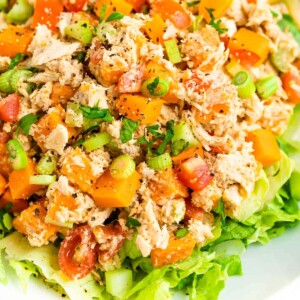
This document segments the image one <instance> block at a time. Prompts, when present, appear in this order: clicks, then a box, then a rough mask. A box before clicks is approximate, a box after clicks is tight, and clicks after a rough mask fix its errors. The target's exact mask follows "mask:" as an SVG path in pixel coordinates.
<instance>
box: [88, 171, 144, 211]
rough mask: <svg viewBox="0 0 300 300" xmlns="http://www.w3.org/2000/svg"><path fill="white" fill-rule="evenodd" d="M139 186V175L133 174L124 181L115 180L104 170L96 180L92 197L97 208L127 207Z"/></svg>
mask: <svg viewBox="0 0 300 300" xmlns="http://www.w3.org/2000/svg"><path fill="white" fill-rule="evenodd" d="M139 186H140V175H139V173H138V172H136V171H134V173H133V174H132V175H131V176H130V177H129V178H126V179H115V178H113V177H112V176H111V175H110V171H109V170H106V171H105V172H104V173H103V174H102V175H101V176H100V178H99V179H98V181H97V183H96V185H95V187H94V189H93V190H92V197H93V199H94V201H95V204H96V205H97V206H98V207H127V206H129V205H130V203H131V201H132V199H133V197H134V195H135V193H136V191H137V190H138V188H139Z"/></svg>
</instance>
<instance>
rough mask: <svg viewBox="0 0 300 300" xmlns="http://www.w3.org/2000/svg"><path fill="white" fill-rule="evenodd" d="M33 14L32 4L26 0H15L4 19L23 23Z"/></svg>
mask: <svg viewBox="0 0 300 300" xmlns="http://www.w3.org/2000/svg"><path fill="white" fill-rule="evenodd" d="M32 14H33V6H32V5H30V4H29V3H28V2H27V1H26V0H17V2H16V3H15V4H14V6H13V7H12V9H11V10H10V11H9V13H8V14H7V15H6V20H7V21H8V22H9V23H14V24H23V23H25V22H26V21H27V20H28V19H29V18H30V17H31V16H32Z"/></svg>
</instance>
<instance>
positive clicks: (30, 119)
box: [19, 114, 38, 135]
mask: <svg viewBox="0 0 300 300" xmlns="http://www.w3.org/2000/svg"><path fill="white" fill-rule="evenodd" d="M37 119H38V116H37V115H34V114H28V115H26V116H24V117H22V118H21V120H20V122H19V127H20V128H21V129H22V130H23V132H24V133H25V134H26V135H29V131H30V127H31V125H32V124H34V123H35V122H36V121H37Z"/></svg>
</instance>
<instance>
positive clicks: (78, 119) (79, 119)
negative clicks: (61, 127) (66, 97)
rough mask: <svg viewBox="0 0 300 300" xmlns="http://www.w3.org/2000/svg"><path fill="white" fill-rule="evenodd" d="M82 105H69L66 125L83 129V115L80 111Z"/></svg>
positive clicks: (73, 103) (69, 103) (72, 103)
mask: <svg viewBox="0 0 300 300" xmlns="http://www.w3.org/2000/svg"><path fill="white" fill-rule="evenodd" d="M79 107H80V104H79V103H75V102H68V103H67V110H66V120H65V122H66V124H67V125H68V126H70V127H81V126H82V124H83V114H82V111H81V110H80V108H79Z"/></svg>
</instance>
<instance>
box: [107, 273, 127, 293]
mask: <svg viewBox="0 0 300 300" xmlns="http://www.w3.org/2000/svg"><path fill="white" fill-rule="evenodd" d="M105 281H106V291H107V292H108V293H110V294H111V295H113V296H115V297H117V298H122V297H123V296H124V295H125V294H126V293H127V292H128V291H129V290H130V289H131V287H132V271H131V270H127V269H118V270H111V271H107V272H106V273H105Z"/></svg>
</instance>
